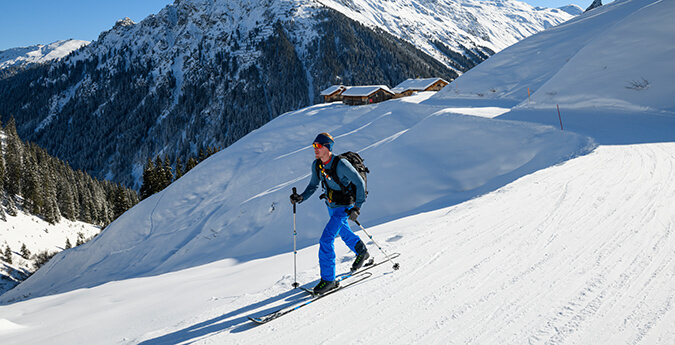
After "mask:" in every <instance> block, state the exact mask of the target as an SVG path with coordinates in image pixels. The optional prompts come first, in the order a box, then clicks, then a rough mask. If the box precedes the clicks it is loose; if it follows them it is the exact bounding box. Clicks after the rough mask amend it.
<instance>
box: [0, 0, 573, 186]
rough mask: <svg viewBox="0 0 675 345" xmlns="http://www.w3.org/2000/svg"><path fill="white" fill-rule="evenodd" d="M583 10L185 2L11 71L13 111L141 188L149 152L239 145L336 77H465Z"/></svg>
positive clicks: (76, 155) (55, 141) (59, 148)
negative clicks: (523, 40)
mask: <svg viewBox="0 0 675 345" xmlns="http://www.w3.org/2000/svg"><path fill="white" fill-rule="evenodd" d="M385 5H386V6H385ZM569 18H571V15H569V14H568V13H566V12H564V11H560V10H549V9H535V8H532V7H531V6H529V5H526V4H523V3H519V2H516V1H512V0H495V1H485V2H483V1H475V0H440V1H428V0H416V1H413V0H393V1H387V2H386V4H385V3H384V2H382V1H374V0H373V1H366V0H335V1H333V0H322V1H312V0H262V1H259V0H256V1H254V0H227V1H225V0H176V1H175V2H174V4H172V5H169V6H167V7H166V8H164V9H163V10H162V11H160V12H159V13H158V14H157V15H153V16H149V17H148V18H146V19H145V20H143V21H142V22H140V23H134V22H133V21H131V20H128V19H125V20H121V21H118V22H117V23H116V24H115V26H114V27H113V28H112V29H111V30H109V31H106V32H103V33H102V34H101V35H100V36H99V38H98V40H96V41H95V42H93V43H91V44H90V45H88V46H86V47H84V48H82V49H79V50H77V51H75V52H73V53H72V54H70V55H69V56H67V57H65V58H63V59H61V60H59V61H58V62H53V63H49V64H43V65H39V66H37V67H32V68H29V69H26V70H24V71H21V72H20V73H16V74H13V75H11V76H5V77H3V78H2V79H0V99H1V101H0V115H1V116H2V120H4V121H7V118H9V117H10V116H12V115H13V116H14V117H15V118H16V122H17V130H18V132H19V134H20V135H21V136H22V137H23V138H25V139H26V140H29V141H32V142H36V143H37V144H39V145H40V146H42V147H44V148H46V149H47V150H48V151H49V152H50V153H51V154H53V155H56V156H57V157H59V158H61V159H64V160H66V161H68V162H69V163H70V164H71V165H72V166H73V167H74V168H78V169H83V170H86V171H89V172H90V173H92V174H93V175H94V176H96V177H99V178H107V179H111V180H114V181H117V182H123V183H125V184H127V185H129V186H134V187H136V188H138V187H139V185H140V184H139V182H140V181H139V177H140V176H141V172H142V166H143V164H144V163H145V162H146V160H147V158H148V157H154V156H156V155H166V156H169V157H171V160H172V161H173V160H174V158H176V157H180V158H181V160H182V161H183V162H185V161H187V157H188V156H194V155H196V153H197V152H198V151H199V150H200V149H201V148H204V147H206V146H211V147H221V148H222V147H225V146H228V145H230V144H232V143H233V142H235V141H236V140H238V139H239V138H241V137H243V136H244V135H246V134H247V133H249V132H250V131H252V130H254V129H256V128H258V127H260V126H261V125H263V124H265V123H266V122H268V121H269V120H271V119H273V118H275V117H277V116H279V115H280V114H282V113H284V112H287V111H290V110H294V109H298V108H302V107H305V106H308V105H311V104H314V103H317V102H320V101H321V99H320V97H319V92H320V91H321V90H323V89H324V88H326V87H328V86H330V85H331V84H334V83H341V84H345V85H366V84H385V85H389V86H394V85H396V84H398V83H399V82H401V81H403V80H405V79H407V78H411V77H442V78H445V79H446V80H452V79H454V78H455V77H457V76H458V75H459V74H461V73H463V72H464V71H466V70H468V69H470V68H471V67H473V66H475V65H476V64H478V63H480V62H481V61H483V60H484V59H486V58H488V57H489V56H490V55H492V54H494V52H495V51H498V50H501V49H503V48H504V47H506V46H508V45H510V44H512V43H515V42H516V41H517V40H519V39H521V38H523V37H525V36H528V35H530V34H532V33H534V32H537V31H539V30H542V29H544V28H546V27H548V26H552V25H556V24H558V23H560V22H563V21H564V20H566V19H569Z"/></svg>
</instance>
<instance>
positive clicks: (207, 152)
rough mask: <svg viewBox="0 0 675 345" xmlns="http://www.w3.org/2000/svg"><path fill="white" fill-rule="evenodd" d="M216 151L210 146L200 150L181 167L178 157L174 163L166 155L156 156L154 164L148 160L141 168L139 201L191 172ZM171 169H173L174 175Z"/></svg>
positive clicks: (216, 150)
mask: <svg viewBox="0 0 675 345" xmlns="http://www.w3.org/2000/svg"><path fill="white" fill-rule="evenodd" d="M218 151H219V149H217V148H212V147H211V146H207V147H206V149H203V148H202V149H200V150H199V156H198V157H192V156H191V157H190V158H188V160H187V162H185V165H183V162H182V161H181V159H180V156H178V157H176V160H175V161H172V160H171V159H169V156H167V155H165V156H164V158H160V156H157V157H156V158H155V161H154V162H153V161H152V159H150V158H148V161H147V162H146V163H145V166H144V167H143V185H141V189H140V191H139V192H140V194H141V200H144V199H145V198H147V197H149V196H151V195H153V194H155V193H159V192H161V191H162V190H164V188H166V187H168V186H169V185H170V184H171V183H173V182H174V181H176V180H178V179H179V178H181V177H182V176H183V175H184V174H186V173H187V172H188V171H190V170H192V168H194V167H195V166H197V164H199V163H201V162H203V161H204V160H205V159H206V158H209V157H210V156H211V155H213V154H214V153H216V152H218ZM172 167H175V174H174V169H173V168H172Z"/></svg>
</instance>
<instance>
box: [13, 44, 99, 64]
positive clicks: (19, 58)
mask: <svg viewBox="0 0 675 345" xmlns="http://www.w3.org/2000/svg"><path fill="white" fill-rule="evenodd" d="M89 43H90V42H89V41H81V40H74V39H69V40H62V41H56V42H54V43H50V44H47V45H42V44H38V45H34V46H30V47H22V48H12V49H7V50H3V51H0V70H2V69H5V68H10V67H15V68H16V67H22V66H26V65H30V64H37V63H46V62H49V61H52V60H58V59H61V58H64V57H66V56H68V54H70V53H72V52H73V51H75V50H78V49H80V48H82V47H84V46H86V45H88V44H89Z"/></svg>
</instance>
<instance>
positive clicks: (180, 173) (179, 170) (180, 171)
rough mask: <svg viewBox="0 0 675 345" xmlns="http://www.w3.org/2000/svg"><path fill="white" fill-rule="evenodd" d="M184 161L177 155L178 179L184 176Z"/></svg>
mask: <svg viewBox="0 0 675 345" xmlns="http://www.w3.org/2000/svg"><path fill="white" fill-rule="evenodd" d="M182 164H183V162H181V161H180V157H176V180H178V179H179V178H181V177H183V168H182V167H181V165H182Z"/></svg>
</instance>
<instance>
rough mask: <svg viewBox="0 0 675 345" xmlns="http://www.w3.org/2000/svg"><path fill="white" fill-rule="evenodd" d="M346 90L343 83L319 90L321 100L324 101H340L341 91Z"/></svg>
mask: <svg viewBox="0 0 675 345" xmlns="http://www.w3.org/2000/svg"><path fill="white" fill-rule="evenodd" d="M345 90H347V87H346V86H343V85H333V86H331V87H329V88H327V89H325V90H323V91H321V96H323V101H324V102H326V103H329V102H335V101H341V100H342V93H343V92H344V91H345Z"/></svg>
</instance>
